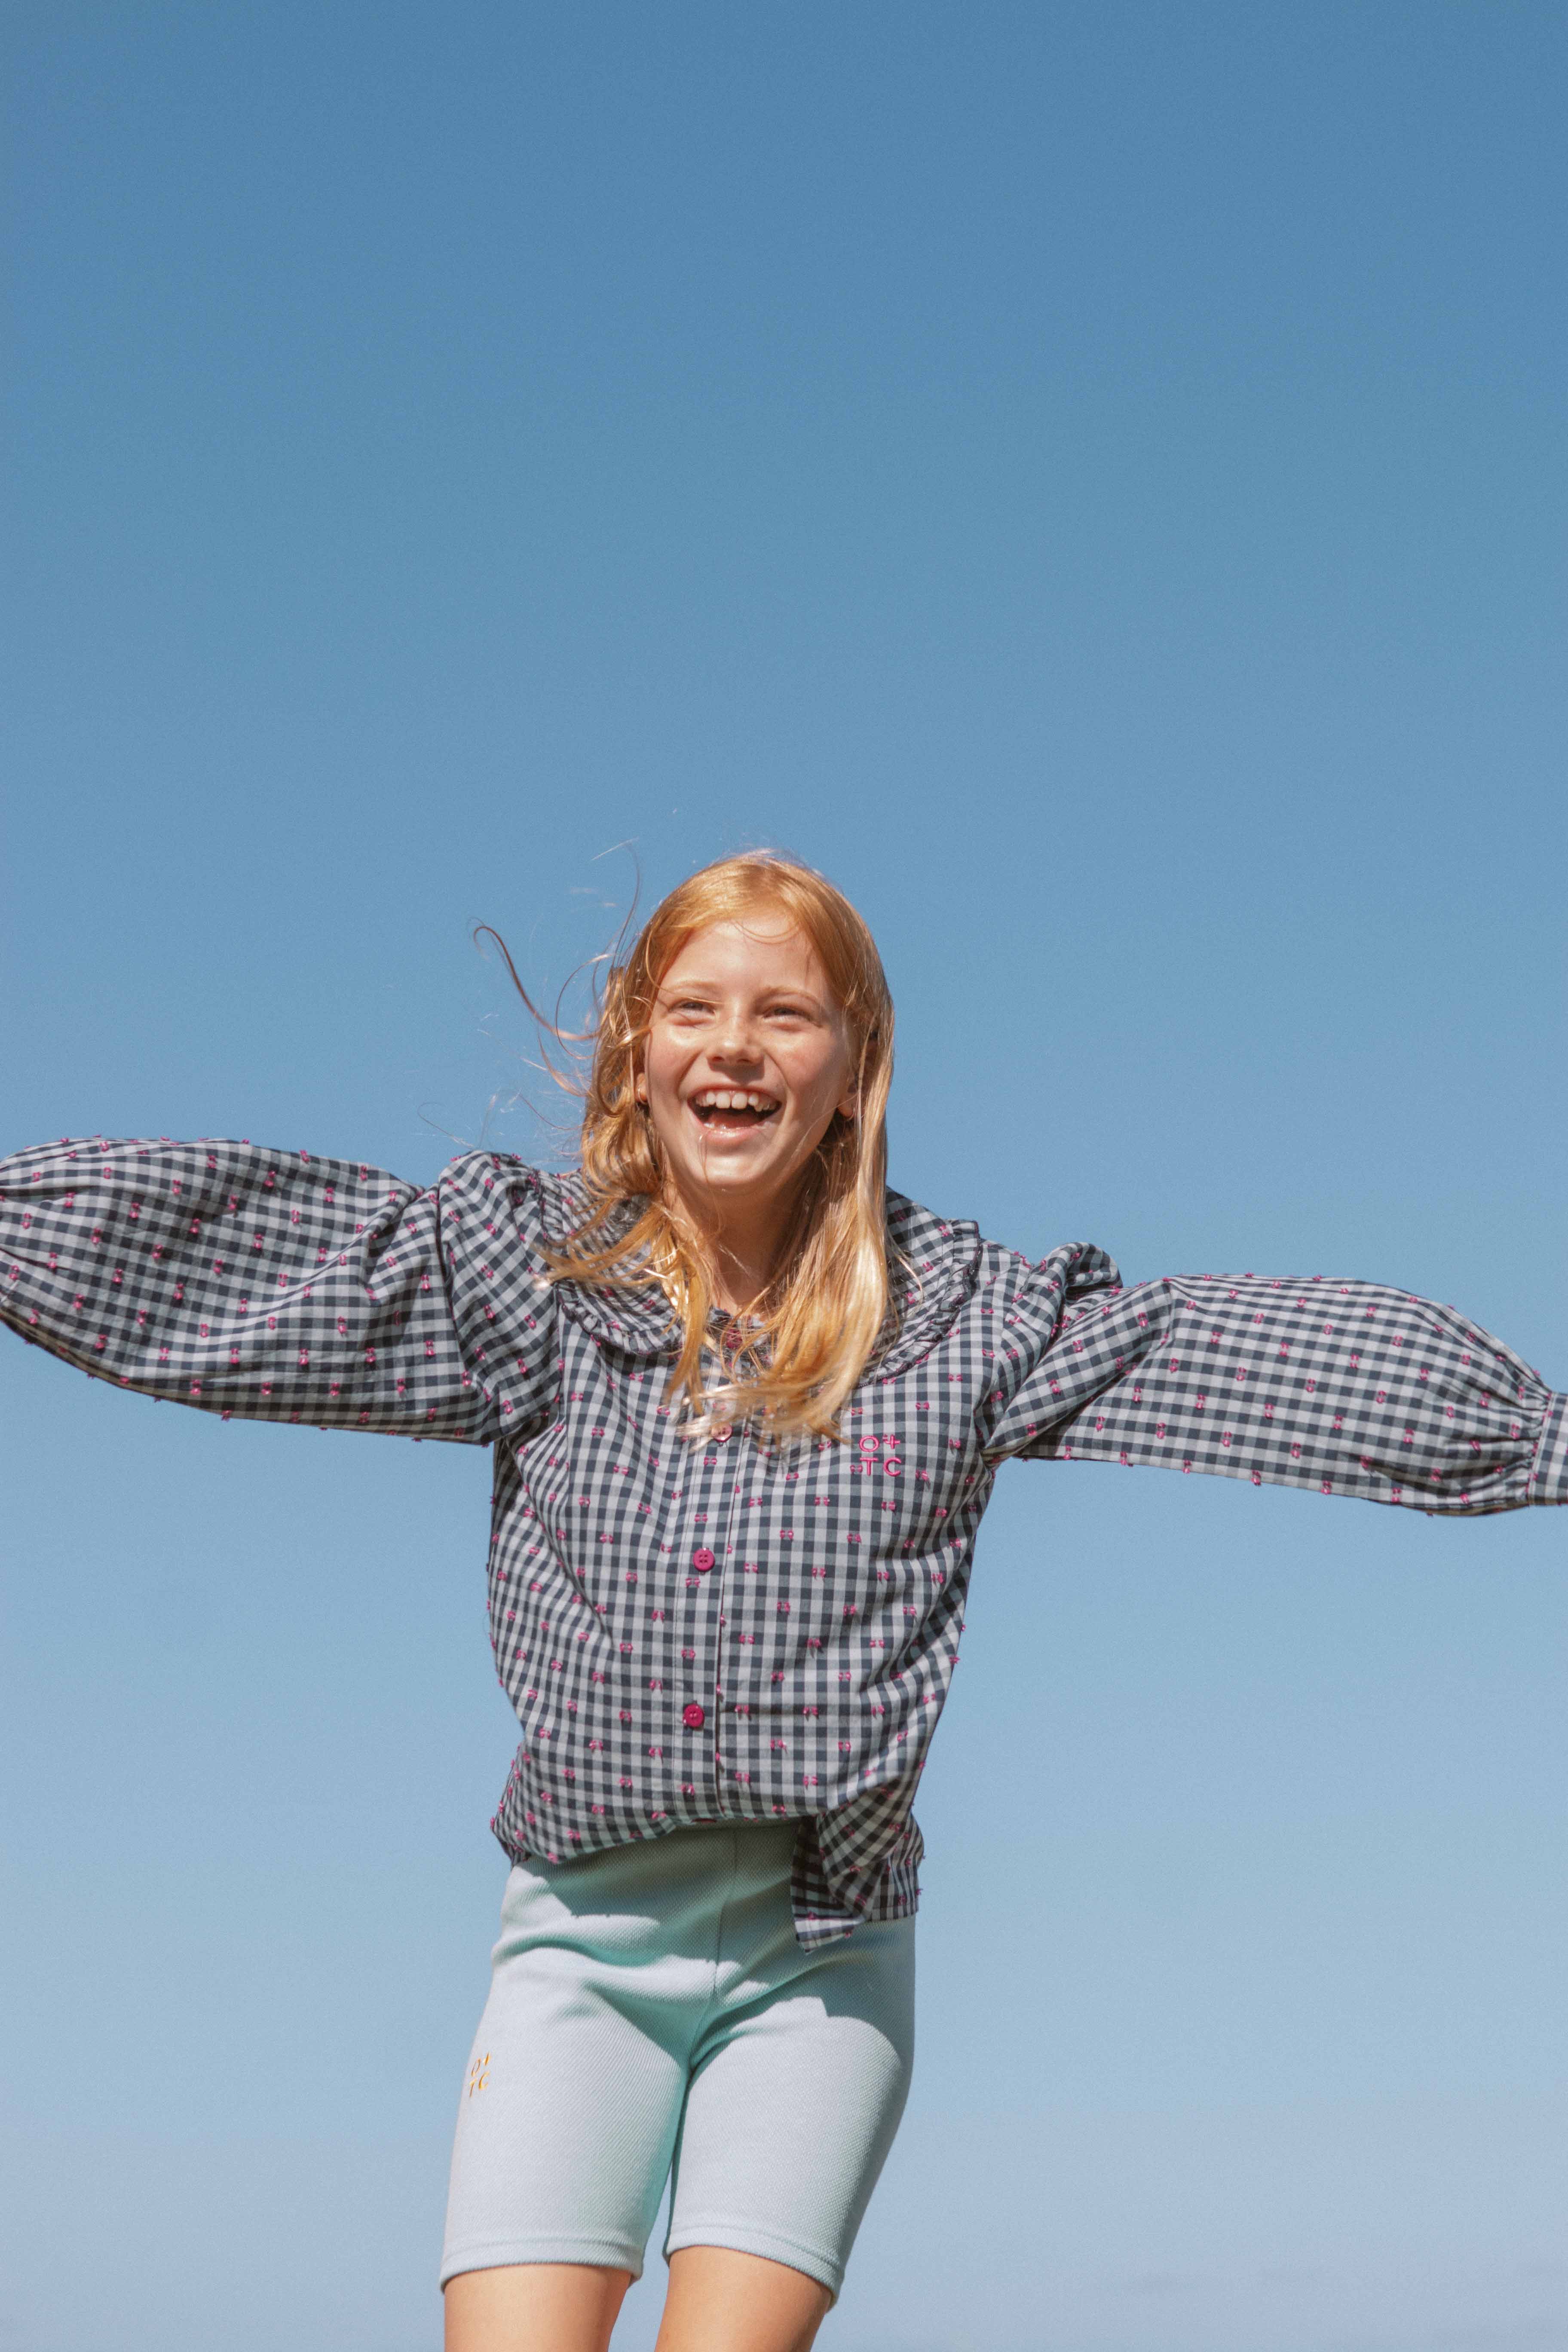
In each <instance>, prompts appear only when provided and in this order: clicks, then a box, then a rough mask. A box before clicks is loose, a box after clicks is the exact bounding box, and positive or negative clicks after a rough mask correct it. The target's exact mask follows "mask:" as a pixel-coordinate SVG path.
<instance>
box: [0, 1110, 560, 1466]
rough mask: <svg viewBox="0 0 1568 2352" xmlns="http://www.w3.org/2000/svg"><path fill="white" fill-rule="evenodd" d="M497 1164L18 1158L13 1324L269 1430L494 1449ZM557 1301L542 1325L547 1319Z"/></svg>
mask: <svg viewBox="0 0 1568 2352" xmlns="http://www.w3.org/2000/svg"><path fill="white" fill-rule="evenodd" d="M489 1169H490V1162H489V1158H488V1157H481V1156H480V1155H478V1154H475V1155H474V1156H473V1157H472V1158H470V1159H468V1160H461V1161H458V1162H457V1163H455V1164H454V1166H453V1167H452V1168H451V1169H449V1170H448V1171H447V1173H446V1175H445V1176H443V1177H442V1178H441V1180H440V1181H439V1182H438V1183H437V1184H436V1185H435V1186H433V1187H432V1188H431V1189H430V1190H428V1191H423V1192H422V1191H420V1190H419V1189H418V1188H417V1187H416V1186H415V1185H412V1184H405V1183H400V1182H399V1181H397V1179H396V1178H395V1177H392V1176H388V1175H386V1174H385V1173H384V1171H382V1170H380V1169H378V1168H370V1167H366V1166H364V1165H363V1164H362V1163H360V1162H357V1161H352V1160H314V1159H312V1158H310V1155H309V1154H308V1153H305V1152H297V1151H290V1152H284V1151H268V1150H263V1149H261V1148H260V1147H258V1146H256V1145H253V1144H249V1143H231V1142H220V1141H202V1142H198V1143H167V1142H156V1143H153V1142H125V1143H111V1142H104V1141H102V1140H100V1139H92V1140H90V1141H86V1142H75V1143H60V1144H54V1145H49V1146H47V1147H45V1148H43V1149H41V1150H32V1151H20V1152H17V1153H16V1155H15V1156H14V1157H13V1158H11V1159H9V1160H0V1317H3V1318H4V1319H5V1321H6V1322H8V1323H10V1324H12V1325H13V1326H14V1328H16V1330H18V1331H19V1332H20V1333H21V1334H22V1336H23V1338H24V1339H32V1340H36V1341H37V1343H38V1344H39V1345H40V1346H42V1347H45V1348H47V1349H49V1350H50V1351H51V1352H52V1353H53V1354H55V1355H57V1356H61V1357H63V1358H64V1359H65V1360H66V1361H67V1362H68V1363H73V1364H79V1365H80V1366H81V1367H82V1368H83V1369H84V1370H88V1371H90V1372H94V1373H96V1374H98V1375H99V1376H100V1378H101V1379H104V1380H107V1381H112V1382H114V1383H115V1384H116V1385H117V1386H119V1387H121V1388H128V1389H138V1390H140V1391H142V1393H143V1394H145V1395H148V1396H154V1397H163V1398H168V1399H171V1400H173V1401H174V1402H179V1403H182V1404H193V1405H196V1406H198V1407H200V1408H201V1409H202V1410H203V1411H204V1412H218V1413H222V1414H223V1415H225V1416H227V1415H228V1414H230V1413H241V1414H244V1415H247V1417H249V1418H250V1419H253V1420H259V1421H296V1422H310V1423H315V1424H317V1425H318V1426H321V1427H324V1428H334V1429H363V1430H376V1431H384V1432H387V1433H395V1434H399V1435H403V1436H408V1437H445V1438H454V1439H458V1440H460V1441H463V1442H465V1443H467V1444H486V1443H488V1441H489V1438H490V1437H491V1436H492V1435H493V1434H494V1428H493V1409H492V1406H491V1404H490V1402H489V1397H488V1396H487V1394H486V1387H487V1385H488V1384H487V1382H486V1381H485V1366H484V1356H485V1339H484V1331H485V1325H486V1304H485V1300H484V1298H483V1297H481V1296H479V1293H481V1292H482V1290H483V1286H484V1281H483V1276H487V1275H488V1273H489V1269H488V1268H485V1269H483V1274H481V1269H480V1266H479V1263H478V1260H479V1256H480V1255H482V1252H481V1251H479V1249H478V1248H477V1247H476V1248H475V1250H474V1251H473V1253H472V1254H471V1255H470V1254H469V1253H468V1252H466V1251H463V1250H462V1249H460V1248H459V1247H458V1246H457V1242H458V1237H459V1236H460V1235H461V1234H463V1232H464V1230H465V1228H466V1227H469V1226H471V1227H472V1228H473V1229H474V1232H475V1240H476V1244H477V1241H478V1235H479V1231H480V1230H481V1229H482V1224H483V1220H484V1216H485V1213H486V1210H485V1199H484V1192H485V1180H486V1177H487V1175H488V1174H489ZM547 1319H548V1308H547V1307H546V1308H545V1310H544V1314H543V1316H542V1320H544V1321H547Z"/></svg>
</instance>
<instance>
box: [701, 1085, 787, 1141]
mask: <svg viewBox="0 0 1568 2352" xmlns="http://www.w3.org/2000/svg"><path fill="white" fill-rule="evenodd" d="M689 1108H690V1109H691V1111H692V1112H693V1113H694V1115H695V1116H696V1117H697V1118H699V1119H700V1121H701V1123H702V1125H703V1126H704V1127H705V1128H707V1129H708V1130H709V1132H710V1134H717V1135H744V1134H746V1133H747V1132H748V1131H749V1130H751V1129H754V1128H760V1127H766V1126H767V1124H768V1121H769V1120H770V1119H773V1118H777V1117H778V1115H779V1111H780V1109H781V1108H782V1106H781V1105H780V1104H779V1102H778V1101H777V1100H776V1099H775V1097H773V1096H772V1095H765V1094H762V1093H760V1092H759V1091H758V1090H757V1088H755V1087H704V1088H703V1090H702V1092H701V1093H700V1094H699V1095H693V1096H692V1097H691V1098H690V1102H689Z"/></svg>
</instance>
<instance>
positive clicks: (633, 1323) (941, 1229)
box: [525, 1168, 981, 1380]
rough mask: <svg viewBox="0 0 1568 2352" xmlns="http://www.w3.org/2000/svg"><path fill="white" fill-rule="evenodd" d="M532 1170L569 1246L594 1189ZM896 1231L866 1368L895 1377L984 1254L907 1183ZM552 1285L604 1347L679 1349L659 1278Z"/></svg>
mask: <svg viewBox="0 0 1568 2352" xmlns="http://www.w3.org/2000/svg"><path fill="white" fill-rule="evenodd" d="M525 1173H526V1176H527V1180H528V1181H529V1184H530V1186H531V1190H532V1192H533V1193H534V1196H535V1198H536V1200H537V1202H538V1208H539V1218H540V1224H541V1228H542V1234H543V1237H544V1239H545V1241H546V1242H548V1243H550V1244H552V1245H553V1246H554V1247H556V1248H561V1247H563V1245H564V1244H566V1242H567V1241H568V1240H569V1239H570V1238H571V1236H572V1235H573V1234H574V1233H575V1232H577V1231H578V1230H579V1229H580V1227H581V1226H582V1225H583V1223H584V1221H585V1219H586V1218H587V1215H588V1213H589V1206H590V1203H589V1196H588V1192H587V1189H586V1187H585V1186H584V1183H583V1181H582V1179H581V1178H580V1177H577V1176H570V1175H568V1176H556V1175H551V1174H548V1173H546V1172H545V1171H543V1170H541V1169H535V1168H531V1169H529V1170H527V1171H525ZM641 1205H642V1204H641V1202H640V1201H624V1202H617V1204H616V1207H615V1208H614V1209H613V1210H612V1211H611V1213H610V1215H609V1216H608V1217H607V1218H606V1219H605V1225H604V1228H603V1230H604V1233H605V1238H606V1239H613V1238H615V1237H616V1236H618V1235H620V1234H625V1233H626V1232H628V1231H629V1229H630V1228H631V1226H632V1225H634V1224H635V1223H636V1222H637V1217H638V1215H639V1213H640V1211H641ZM888 1238H889V1244H890V1246H891V1264H890V1265H889V1288H890V1291H891V1294H892V1297H893V1299H894V1301H895V1302H896V1307H895V1311H894V1313H892V1314H890V1315H889V1319H888V1324H887V1327H886V1328H885V1329H884V1332H883V1335H882V1339H881V1340H880V1342H879V1346H878V1349H877V1351H876V1353H875V1354H874V1356H873V1357H872V1359H871V1361H870V1363H869V1364H868V1367H867V1376H868V1378H870V1379H873V1380H893V1379H895V1378H896V1377H897V1376H898V1375H899V1374H900V1372H905V1371H908V1370H909V1369H910V1365H911V1364H916V1363H918V1362H919V1361H920V1360H921V1357H922V1356H924V1355H926V1354H928V1353H929V1352H930V1350H931V1349H932V1348H934V1347H935V1346H936V1344H937V1342H938V1341H939V1340H940V1339H943V1338H945V1336H946V1335H947V1333H948V1332H949V1331H950V1330H951V1329H952V1325H953V1322H954V1319H955V1318H956V1317H957V1316H958V1314H959V1312H960V1310H961V1309H962V1307H963V1305H964V1302H965V1300H966V1299H967V1298H968V1297H969V1295H970V1293H971V1292H972V1290H973V1287H974V1279H975V1272H976V1269H977V1267H978V1265H979V1262H980V1250H981V1240H980V1229H979V1227H978V1226H977V1225H974V1224H972V1223H969V1221H968V1220H967V1219H964V1218H948V1217H937V1216H933V1215H932V1213H931V1211H930V1210H929V1209H922V1208H921V1206H920V1204H919V1202H915V1201H910V1200H908V1199H906V1198H905V1196H904V1194H903V1193H901V1192H889V1194H888ZM552 1287H553V1289H554V1292H555V1296H556V1297H557V1299H558V1300H559V1301H560V1304H561V1307H562V1310H563V1313H565V1314H567V1315H569V1316H570V1317H571V1318H572V1320H573V1321H574V1323H575V1324H577V1325H578V1326H579V1327H580V1328H582V1329H583V1330H584V1331H586V1332H587V1333H588V1334H589V1336H590V1338H592V1339H596V1340H597V1341H598V1342H599V1344H600V1345H601V1346H602V1347H605V1348H613V1349H616V1351H617V1352H618V1353H619V1354H621V1355H625V1356H641V1357H669V1356H675V1355H678V1354H679V1350H680V1330H679V1325H678V1323H677V1320H676V1318H675V1315H674V1312H673V1310H672V1309H671V1307H670V1305H669V1301H668V1299H667V1298H666V1297H665V1296H664V1293H663V1291H662V1290H660V1289H659V1287H658V1284H657V1283H654V1282H649V1283H647V1284H646V1285H645V1284H641V1283H637V1282H616V1283H583V1282H573V1281H570V1280H568V1281H562V1282H557V1283H555V1284H554V1285H553V1286H552Z"/></svg>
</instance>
